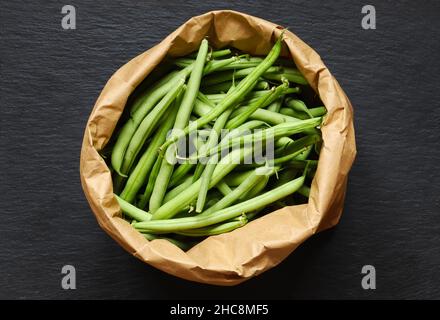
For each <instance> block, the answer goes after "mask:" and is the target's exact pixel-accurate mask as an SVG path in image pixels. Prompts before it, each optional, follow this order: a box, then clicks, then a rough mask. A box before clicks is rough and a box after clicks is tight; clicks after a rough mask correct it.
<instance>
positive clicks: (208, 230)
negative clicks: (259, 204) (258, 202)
mask: <svg viewBox="0 0 440 320" xmlns="http://www.w3.org/2000/svg"><path fill="white" fill-rule="evenodd" d="M247 222H248V219H247V217H246V215H242V216H240V218H239V219H237V220H232V221H229V222H225V223H221V224H217V225H213V226H207V227H203V228H198V229H189V230H184V231H178V232H176V233H177V234H181V235H184V236H187V237H204V236H215V235H217V234H222V233H226V232H231V231H232V230H235V229H238V228H240V227H242V226H244V225H245V224H246V223H247Z"/></svg>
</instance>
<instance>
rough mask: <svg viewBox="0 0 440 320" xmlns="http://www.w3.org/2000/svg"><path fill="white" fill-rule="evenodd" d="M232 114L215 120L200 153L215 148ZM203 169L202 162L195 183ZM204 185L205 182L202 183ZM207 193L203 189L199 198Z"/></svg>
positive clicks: (225, 113) (229, 112)
mask: <svg viewBox="0 0 440 320" xmlns="http://www.w3.org/2000/svg"><path fill="white" fill-rule="evenodd" d="M233 89H234V86H232V87H231V88H229V90H233ZM231 113H232V110H226V111H225V112H223V113H222V114H221V115H220V116H219V117H218V118H217V119H216V120H215V122H214V125H213V127H212V130H211V132H210V134H209V137H208V140H207V141H206V143H205V144H204V145H203V146H202V147H201V148H200V153H204V152H206V150H209V149H211V148H212V147H214V146H215V145H216V144H217V143H218V139H219V137H220V133H221V130H222V129H223V128H224V127H225V124H226V121H228V119H229V116H230V115H231ZM203 168H204V165H203V164H202V163H201V162H199V163H198V164H197V167H196V170H195V172H194V177H193V181H196V180H197V179H198V178H200V176H201V175H202V172H203ZM211 169H212V168H211ZM212 170H213V169H212ZM211 173H212V172H211ZM205 179H208V177H206V176H205ZM202 185H203V182H202ZM204 187H205V188H206V187H207V185H206V183H205V186H204ZM206 191H207V190H204V189H201V191H200V192H201V194H200V195H199V196H202V199H203V193H205V192H206ZM200 201H201V202H203V200H200ZM201 202H200V203H201Z"/></svg>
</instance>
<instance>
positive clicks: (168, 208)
mask: <svg viewBox="0 0 440 320" xmlns="http://www.w3.org/2000/svg"><path fill="white" fill-rule="evenodd" d="M253 151H254V150H253V148H243V149H236V150H233V151H231V152H230V153H228V154H227V155H226V156H225V157H223V158H222V159H221V160H220V161H219V163H218V164H217V166H216V167H215V170H214V173H213V175H212V179H211V183H210V185H209V186H210V187H212V186H215V185H216V184H217V183H218V182H220V180H222V179H223V178H224V177H225V176H226V175H227V174H228V173H229V172H231V171H232V170H233V169H234V168H235V167H236V166H237V165H238V164H239V163H240V162H241V160H242V159H244V158H245V157H246V156H249V155H250V154H252V152H253ZM200 186H201V180H200V179H199V180H197V181H196V182H194V183H193V184H192V185H191V186H189V187H188V188H187V189H186V190H184V191H183V192H182V193H181V194H180V195H179V196H177V197H175V198H174V199H172V200H170V201H169V202H167V203H165V204H163V205H162V206H161V207H160V208H158V209H157V210H156V211H155V212H153V217H152V218H153V219H156V220H158V219H168V218H171V217H173V216H174V215H176V214H177V213H178V212H179V211H180V210H181V209H182V208H184V207H185V206H187V205H189V204H190V203H191V202H192V201H193V200H195V199H196V197H197V194H198V192H199V190H200Z"/></svg>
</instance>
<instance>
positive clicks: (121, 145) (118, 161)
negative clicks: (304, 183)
mask: <svg viewBox="0 0 440 320" xmlns="http://www.w3.org/2000/svg"><path fill="white" fill-rule="evenodd" d="M191 69H192V66H189V67H187V68H185V69H183V70H181V71H179V72H178V73H177V74H176V75H175V77H173V78H172V79H170V81H168V82H166V83H164V84H163V85H161V86H159V87H157V88H156V89H155V90H152V91H151V94H149V95H148V98H146V100H145V101H144V103H143V104H142V106H141V107H138V108H137V109H136V112H134V113H133V114H132V115H131V117H130V119H129V120H128V121H127V122H126V123H125V124H124V126H123V127H122V128H121V130H120V132H119V135H118V139H117V140H116V143H115V146H114V147H113V151H112V158H111V163H112V167H113V169H115V171H116V172H117V173H118V174H119V175H121V176H125V173H122V172H121V167H122V162H123V159H124V155H125V151H126V149H127V147H128V144H129V143H130V140H131V138H132V136H133V134H134V133H135V131H136V129H137V128H138V126H139V125H140V123H141V122H142V120H143V119H144V118H145V116H146V115H147V114H148V113H149V112H150V110H151V109H152V108H153V107H154V106H155V105H156V103H157V102H158V101H159V100H160V99H162V98H163V97H164V96H165V95H166V94H167V93H168V92H169V91H170V90H172V89H173V88H175V87H176V85H177V84H178V83H179V82H180V81H181V79H182V78H186V77H187V76H188V75H189V73H190V72H191Z"/></svg>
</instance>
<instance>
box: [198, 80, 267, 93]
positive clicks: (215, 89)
mask: <svg viewBox="0 0 440 320" xmlns="http://www.w3.org/2000/svg"><path fill="white" fill-rule="evenodd" d="M202 83H203V80H202ZM232 85H233V82H232V81H227V82H222V83H219V84H215V85H212V86H208V87H202V91H203V92H204V93H205V94H215V93H222V92H227V91H228V90H229V89H230V88H231V87H232ZM269 88H270V85H269V82H267V81H264V80H263V81H258V82H257V84H256V85H255V87H254V90H268V89H269Z"/></svg>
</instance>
